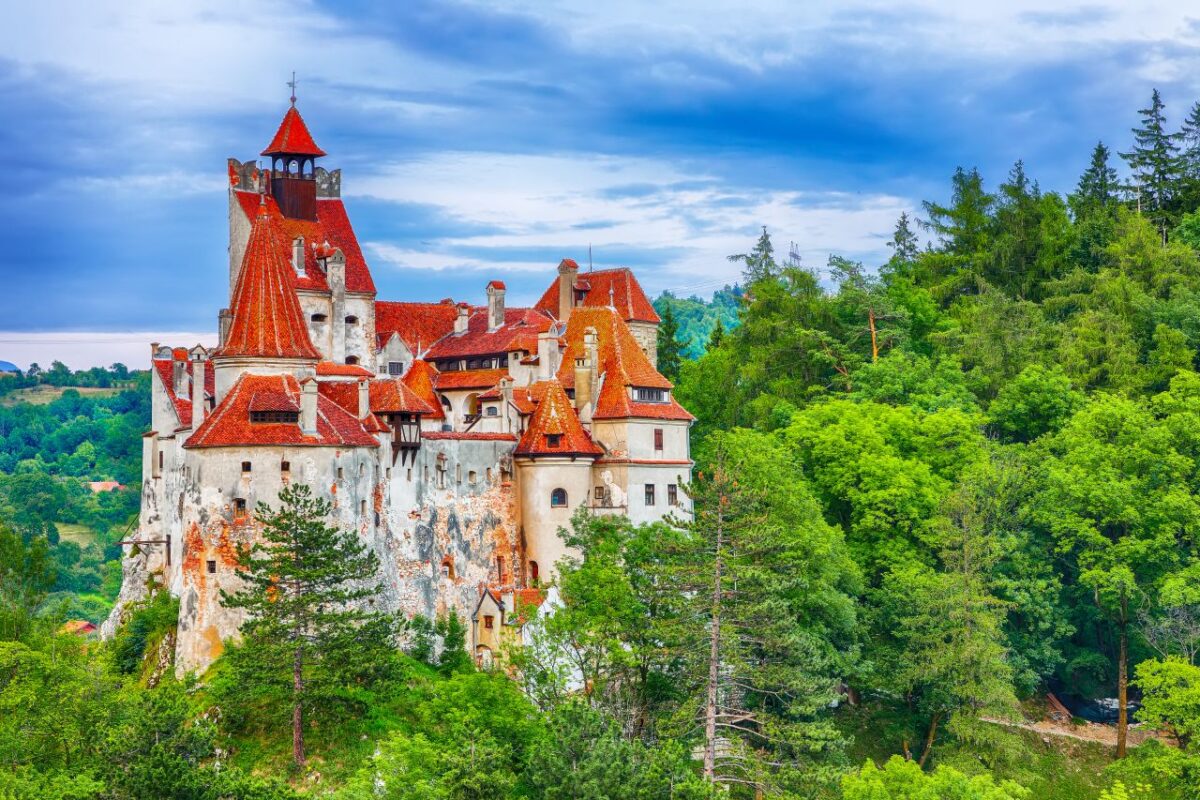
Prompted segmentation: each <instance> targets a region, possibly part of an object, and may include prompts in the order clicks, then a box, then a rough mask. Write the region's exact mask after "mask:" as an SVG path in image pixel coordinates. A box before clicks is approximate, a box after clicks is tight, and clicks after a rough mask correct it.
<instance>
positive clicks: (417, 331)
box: [375, 300, 458, 356]
mask: <svg viewBox="0 0 1200 800" xmlns="http://www.w3.org/2000/svg"><path fill="white" fill-rule="evenodd" d="M456 317H458V309H457V308H456V307H455V305H454V302H453V301H451V300H443V301H442V302H440V303H391V302H384V301H378V302H376V303H375V338H376V339H377V340H378V344H379V346H380V347H383V346H384V345H385V344H387V343H388V340H389V339H391V338H392V334H399V336H400V340H401V341H402V342H404V346H405V347H407V348H408V349H409V351H410V352H411V353H413V354H414V355H417V356H419V355H421V352H422V351H423V350H427V349H429V348H430V347H432V346H433V344H434V342H436V341H437V340H438V339H441V338H442V337H443V336H445V335H446V334H448V333H450V332H451V331H453V330H454V320H455V318H456Z"/></svg>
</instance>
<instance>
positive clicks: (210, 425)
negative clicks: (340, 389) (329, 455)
mask: <svg viewBox="0 0 1200 800" xmlns="http://www.w3.org/2000/svg"><path fill="white" fill-rule="evenodd" d="M331 385H333V384H331ZM264 394H265V395H276V394H285V395H287V397H288V399H289V400H290V401H291V402H292V403H294V404H295V405H296V407H297V408H298V407H299V405H300V383H299V381H297V380H296V378H295V376H293V375H250V374H244V375H242V376H241V377H240V378H238V380H237V382H236V383H234V385H233V386H232V387H230V389H229V393H228V394H226V395H225V398H224V399H223V400H222V401H221V403H220V405H218V406H217V407H216V409H214V410H213V412H212V413H211V414H210V415H208V416H207V417H206V418H205V419H204V422H203V423H202V424H201V425H200V428H199V429H198V430H197V431H196V432H195V433H193V434H192V435H191V437H189V438H188V440H187V441H186V442H185V443H184V447H235V446H245V445H264V444H265V445H288V446H297V447H301V446H310V447H321V446H326V447H376V446H378V444H379V441H378V440H377V439H376V438H375V437H374V436H372V435H371V434H370V433H368V432H367V431H366V430H365V429H364V428H363V424H362V422H360V421H359V420H358V418H357V417H355V416H354V415H353V414H351V413H350V412H348V411H346V410H345V409H344V408H342V407H341V406H339V405H338V404H337V403H335V402H333V401H332V400H330V399H329V398H328V397H325V396H324V395H320V394H318V396H317V432H316V434H314V435H311V436H306V435H305V434H304V433H302V432H301V430H300V425H299V424H297V423H288V422H251V421H250V405H251V403H252V402H253V401H254V398H255V397H257V396H259V395H264Z"/></svg>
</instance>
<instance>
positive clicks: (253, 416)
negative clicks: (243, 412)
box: [250, 411, 300, 425]
mask: <svg viewBox="0 0 1200 800" xmlns="http://www.w3.org/2000/svg"><path fill="white" fill-rule="evenodd" d="M250 421H251V422H256V423H260V422H285V423H291V424H292V425H295V424H296V423H298V422H299V421H300V412H299V411H251V412H250Z"/></svg>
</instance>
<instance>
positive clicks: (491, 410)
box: [487, 406, 500, 417]
mask: <svg viewBox="0 0 1200 800" xmlns="http://www.w3.org/2000/svg"><path fill="white" fill-rule="evenodd" d="M499 414H500V409H499V408H497V407H496V406H488V407H487V415H488V416H489V417H495V416H498V415H499Z"/></svg>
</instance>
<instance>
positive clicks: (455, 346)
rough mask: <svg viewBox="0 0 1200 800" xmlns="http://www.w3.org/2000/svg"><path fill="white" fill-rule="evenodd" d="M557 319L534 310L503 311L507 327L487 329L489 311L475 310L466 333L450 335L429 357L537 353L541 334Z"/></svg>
mask: <svg viewBox="0 0 1200 800" xmlns="http://www.w3.org/2000/svg"><path fill="white" fill-rule="evenodd" d="M552 324H554V320H553V319H551V318H550V316H549V315H547V314H545V313H543V312H541V311H537V310H535V309H532V308H506V309H504V324H503V325H501V326H500V327H499V328H496V329H495V330H491V331H489V330H488V314H487V309H479V308H476V309H473V313H472V314H471V318H470V320H469V321H468V322H467V330H466V331H464V332H463V333H451V334H449V335H447V336H445V337H443V338H442V339H441V340H440V341H439V342H438V343H437V344H435V345H434V346H433V347H431V348H429V352H428V353H427V354H426V358H428V359H429V360H436V359H442V358H457V357H465V356H490V355H499V354H502V353H508V352H512V351H517V350H524V351H526V352H530V353H536V352H537V337H538V334H539V333H543V332H545V331H548V330H550V326H551V325H552Z"/></svg>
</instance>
